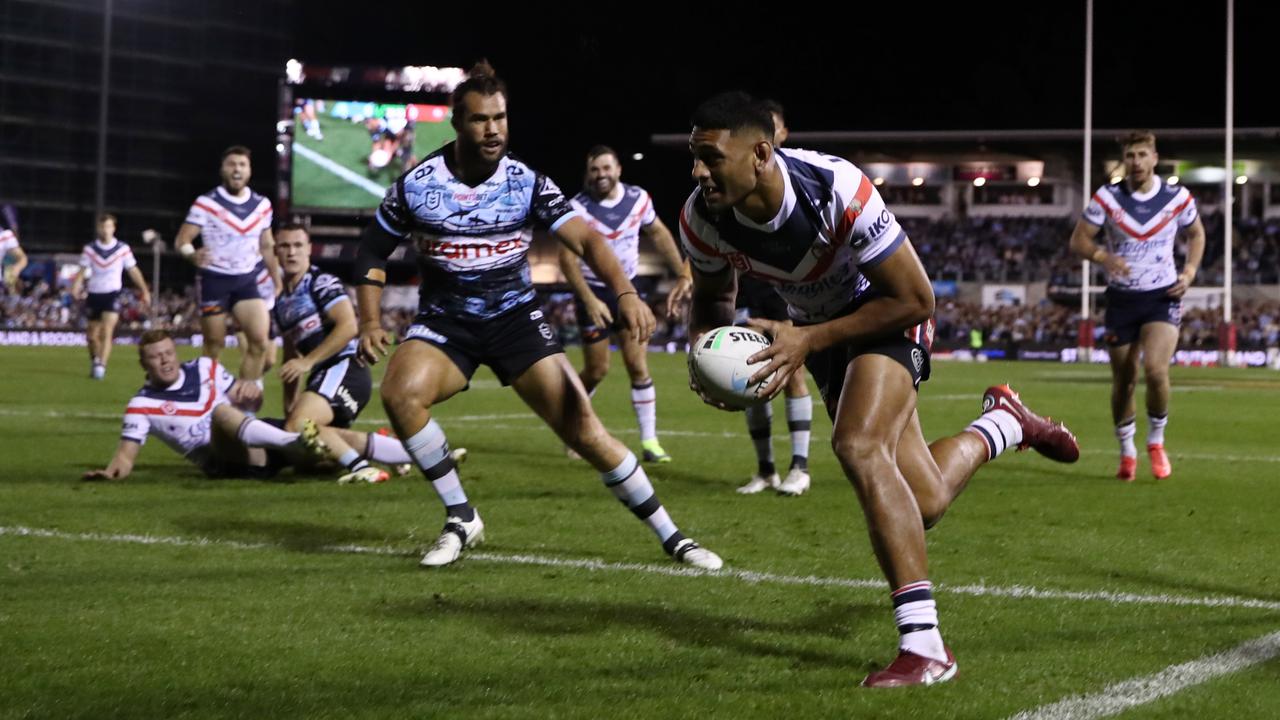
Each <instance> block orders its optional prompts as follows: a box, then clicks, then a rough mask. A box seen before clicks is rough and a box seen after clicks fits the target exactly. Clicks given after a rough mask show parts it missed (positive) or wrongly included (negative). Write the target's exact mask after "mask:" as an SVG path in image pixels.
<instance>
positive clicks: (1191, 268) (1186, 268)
mask: <svg viewBox="0 0 1280 720" xmlns="http://www.w3.org/2000/svg"><path fill="white" fill-rule="evenodd" d="M1184 232H1186V234H1187V259H1186V261H1185V262H1183V263H1182V272H1180V273H1178V279H1177V281H1176V282H1174V283H1173V287H1171V288H1169V296H1170V297H1176V298H1179V297H1182V296H1183V295H1185V294H1186V292H1187V288H1189V287H1191V283H1193V282H1195V280H1196V273H1197V272H1199V271H1200V261H1201V260H1203V259H1204V223H1202V222H1200V218H1199V216H1197V217H1196V219H1195V221H1194V222H1192V223H1191V224H1190V225H1188V226H1187V229H1186V230H1185V231H1184Z"/></svg>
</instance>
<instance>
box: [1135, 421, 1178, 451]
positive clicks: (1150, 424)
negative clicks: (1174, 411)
mask: <svg viewBox="0 0 1280 720" xmlns="http://www.w3.org/2000/svg"><path fill="white" fill-rule="evenodd" d="M1168 424H1169V416H1168V415H1167V414H1166V415H1148V416H1147V444H1148V445H1164V426H1165V425H1168ZM1134 453H1135V454H1137V451H1136V450H1135V451H1134Z"/></svg>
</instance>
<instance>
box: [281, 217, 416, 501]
mask: <svg viewBox="0 0 1280 720" xmlns="http://www.w3.org/2000/svg"><path fill="white" fill-rule="evenodd" d="M275 252H276V258H277V259H278V260H279V261H280V271H281V274H282V276H283V278H284V287H283V288H282V291H281V293H280V296H279V297H278V298H276V303H275V307H274V308H273V309H272V314H273V315H274V319H275V322H276V327H277V328H279V330H280V334H281V336H282V337H283V338H284V356H285V363H284V365H283V366H281V368H280V379H281V380H283V381H284V407H285V410H286V412H287V413H288V418H287V419H286V420H285V429H286V430H289V431H292V432H300V431H302V429H303V427H304V424H305V422H306V421H308V420H310V421H312V422H314V423H315V424H316V425H317V426H319V428H320V439H321V441H322V442H323V443H324V445H325V446H326V447H328V449H329V453H330V455H331V457H332V458H333V459H334V460H336V461H337V462H338V463H340V464H341V465H342V466H343V467H345V468H346V469H347V473H346V474H344V475H343V476H342V477H340V478H338V482H340V483H344V484H345V483H351V482H369V483H379V482H382V481H384V480H386V479H387V477H388V475H387V472H386V471H385V470H383V469H381V468H378V467H374V466H372V465H370V464H369V461H370V460H372V461H375V462H380V463H385V464H388V465H409V463H412V462H413V458H411V457H410V456H409V453H407V452H406V451H405V449H404V446H403V445H402V444H401V443H400V441H399V440H396V439H395V438H390V437H385V436H382V435H378V434H377V433H369V434H367V435H361V434H357V433H351V432H345V433H343V432H338V431H337V428H349V427H351V424H352V423H353V422H355V419H356V417H358V416H359V415H360V411H361V410H363V409H364V406H365V405H367V404H368V402H369V395H370V393H372V391H373V377H372V375H371V374H370V372H369V367H368V366H367V365H365V364H364V363H361V362H359V361H358V360H357V359H356V356H355V355H356V313H355V309H354V308H353V307H352V304H351V298H349V297H348V296H347V293H346V290H345V289H344V288H343V285H342V281H341V280H339V279H338V278H336V277H334V276H333V275H330V274H328V273H325V272H321V271H320V269H319V268H317V267H315V266H313V265H312V264H311V238H310V237H309V236H308V234H307V229H306V228H305V227H303V226H302V225H300V224H296V223H294V224H286V225H284V226H282V227H281V228H280V229H279V231H278V232H277V233H276V243H275ZM304 378H305V379H306V389H305V390H302V392H299V388H300V386H301V385H302V380H303V379H304ZM348 440H352V442H348ZM410 467H412V466H410Z"/></svg>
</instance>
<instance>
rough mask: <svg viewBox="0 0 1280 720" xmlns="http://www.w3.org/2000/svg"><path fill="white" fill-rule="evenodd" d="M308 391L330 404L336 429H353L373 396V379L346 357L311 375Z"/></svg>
mask: <svg viewBox="0 0 1280 720" xmlns="http://www.w3.org/2000/svg"><path fill="white" fill-rule="evenodd" d="M307 390H308V391H309V392H313V393H315V394H317V395H319V396H320V397H322V398H324V399H325V400H328V401H329V407H330V408H331V409H332V410H333V422H332V423H330V424H331V425H333V426H334V427H340V428H346V427H351V423H353V422H355V420H356V417H358V416H359V415H360V411H361V410H363V409H364V406H365V405H368V404H369V396H370V395H372V394H373V375H372V374H371V373H370V372H369V368H368V367H366V366H364V365H361V364H360V363H358V362H356V359H355V358H353V357H345V358H342V359H341V360H338V361H337V362H331V363H329V364H328V365H326V366H324V367H321V368H318V369H316V370H312V371H311V376H310V377H308V378H307Z"/></svg>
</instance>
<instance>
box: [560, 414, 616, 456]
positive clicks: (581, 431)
mask: <svg viewBox="0 0 1280 720" xmlns="http://www.w3.org/2000/svg"><path fill="white" fill-rule="evenodd" d="M564 441H565V444H566V445H568V446H569V447H571V448H573V450H574V452H576V453H578V454H580V455H582V456H584V457H586V456H588V455H590V456H592V457H594V456H595V455H596V454H598V453H596V452H595V451H597V450H600V449H602V448H603V447H604V446H605V445H606V444H607V443H608V442H609V433H608V431H606V430H605V429H604V425H602V424H601V423H600V421H599V420H597V419H596V418H595V417H587V418H583V419H581V420H577V421H574V422H571V423H570V426H569V427H567V428H565V429H564Z"/></svg>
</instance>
